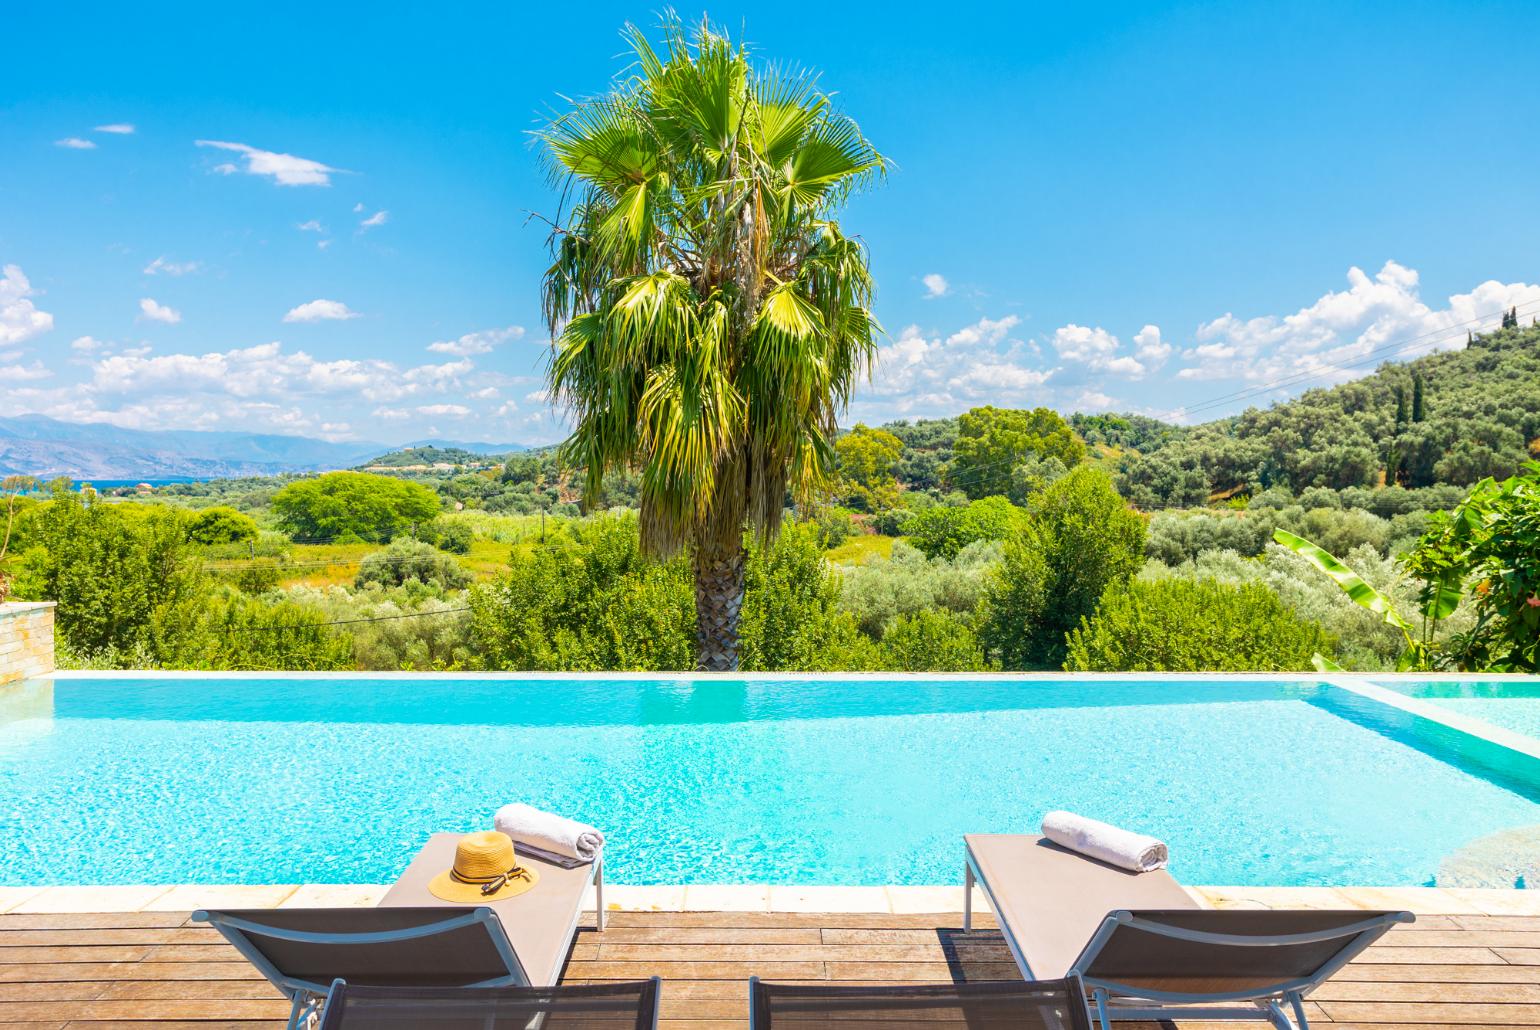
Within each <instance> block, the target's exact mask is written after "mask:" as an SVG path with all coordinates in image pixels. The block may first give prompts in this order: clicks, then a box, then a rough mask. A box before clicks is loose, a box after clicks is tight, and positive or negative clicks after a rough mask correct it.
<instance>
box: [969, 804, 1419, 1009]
mask: <svg viewBox="0 0 1540 1030" xmlns="http://www.w3.org/2000/svg"><path fill="white" fill-rule="evenodd" d="M964 839H965V842H966V845H967V866H966V872H965V883H966V885H967V890H966V901H965V902H964V904H965V911H964V927H965V928H968V929H971V925H972V911H971V909H972V887H973V884H974V883H975V882H977V883H978V885H979V887H981V888H982V889H983V891H984V894H985V896H986V897H987V898H988V899H989V903H990V905H991V907H993V908H994V911H995V916H996V918H997V919H998V921H999V923H1000V929H1001V933H1002V934H1003V935H1004V937H1005V940H1006V944H1007V945H1008V946H1009V947H1010V949H1011V954H1012V955H1013V956H1015V959H1016V964H1017V965H1018V966H1019V967H1020V969H1021V972H1022V975H1023V976H1024V977H1026V978H1028V979H1033V978H1038V977H1072V978H1078V979H1079V980H1081V982H1082V983H1083V984H1084V985H1085V990H1086V993H1087V995H1088V996H1089V998H1090V1000H1091V1003H1092V1005H1093V1007H1094V1009H1095V1011H1096V1016H1097V1020H1098V1022H1100V1023H1101V1025H1102V1026H1103V1027H1104V1028H1108V1027H1110V1025H1111V1021H1112V1020H1129V1019H1138V1020H1159V1019H1176V1018H1183V1017H1187V1018H1194V1019H1205V1020H1212V1019H1259V1020H1263V1021H1268V1022H1271V1023H1273V1024H1274V1025H1275V1026H1278V1027H1285V1028H1286V1027H1290V1026H1298V1027H1300V1028H1304V1027H1306V1026H1307V1025H1308V1023H1307V1021H1306V1016H1305V1007H1304V999H1305V996H1306V995H1308V994H1309V992H1310V991H1312V990H1314V989H1315V988H1316V987H1318V986H1320V984H1321V983H1322V982H1323V981H1325V980H1326V979H1327V978H1328V977H1330V976H1331V975H1332V974H1334V973H1336V972H1337V971H1338V970H1339V969H1341V968H1342V967H1343V966H1344V965H1346V964H1347V963H1348V962H1349V961H1351V960H1352V959H1353V957H1354V956H1356V955H1358V954H1359V953H1360V952H1362V951H1363V950H1364V949H1365V948H1367V947H1368V946H1369V945H1370V944H1372V943H1374V941H1375V940H1377V939H1378V938H1379V937H1380V936H1381V935H1382V934H1383V933H1385V931H1386V930H1388V929H1390V927H1391V926H1393V925H1395V924H1396V923H1409V922H1412V920H1413V918H1414V917H1413V916H1412V915H1411V913H1409V912H1360V911H1351V912H1319V911H1270V910H1258V911H1249V910H1234V911H1213V910H1210V909H1204V908H1201V907H1200V906H1199V905H1198V904H1197V902H1195V901H1194V900H1193V899H1192V898H1191V897H1190V896H1189V895H1188V894H1187V892H1186V891H1184V890H1183V889H1182V887H1181V885H1180V884H1178V883H1177V882H1176V880H1175V879H1173V878H1172V877H1171V876H1170V874H1168V873H1166V872H1165V871H1164V870H1157V871H1155V872H1149V873H1131V872H1127V871H1126V870H1123V869H1118V868H1116V867H1114V866H1109V865H1106V864H1104V863H1101V862H1098V861H1096V860H1095V859H1090V858H1086V857H1085V856H1083V855H1078V854H1076V853H1075V852H1072V851H1068V850H1066V849H1064V848H1061V847H1059V846H1058V845H1056V844H1052V843H1050V842H1048V841H1046V840H1043V839H1042V838H1040V837H1031V836H1017V835H1000V834H996V835H989V834H976V835H970V836H968V837H966V838H964ZM1291 1017H1292V1023H1291V1022H1290V1019H1291Z"/></svg>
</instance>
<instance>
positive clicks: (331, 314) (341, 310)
mask: <svg viewBox="0 0 1540 1030" xmlns="http://www.w3.org/2000/svg"><path fill="white" fill-rule="evenodd" d="M358 317H359V314H358V312H356V311H354V310H352V309H351V308H349V307H348V306H347V305H346V304H344V303H342V301H340V300H312V301H307V302H306V303H304V304H301V305H300V306H299V307H297V308H290V309H289V313H288V314H286V315H284V316H283V320H284V321H285V322H322V321H338V320H344V319H349V318H358Z"/></svg>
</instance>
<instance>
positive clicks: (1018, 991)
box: [749, 977, 1089, 1030]
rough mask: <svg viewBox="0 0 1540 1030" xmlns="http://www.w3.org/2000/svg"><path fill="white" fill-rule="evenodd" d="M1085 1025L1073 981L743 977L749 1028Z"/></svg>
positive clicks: (1067, 1029) (1060, 1029) (1070, 1028)
mask: <svg viewBox="0 0 1540 1030" xmlns="http://www.w3.org/2000/svg"><path fill="white" fill-rule="evenodd" d="M841 1026H843V1027H849V1028H851V1030H857V1028H859V1030H888V1028H893V1030H899V1028H902V1030H915V1028H916V1027H923V1028H925V1030H947V1028H948V1027H967V1028H968V1030H1088V1027H1089V1020H1088V1018H1087V1015H1086V1002H1085V995H1084V994H1082V993H1081V989H1080V984H1079V983H1077V982H1076V981H1074V980H1058V981H1052V982H1043V981H1039V982H1035V983H1034V982H1027V983H1020V982H1003V983H953V984H920V985H915V984H906V985H904V986H901V987H873V986H865V985H863V986H860V987H818V986H792V985H790V984H768V983H763V982H761V981H760V980H759V979H758V978H757V977H756V978H754V979H751V980H750V981H749V1030H774V1028H775V1027H841Z"/></svg>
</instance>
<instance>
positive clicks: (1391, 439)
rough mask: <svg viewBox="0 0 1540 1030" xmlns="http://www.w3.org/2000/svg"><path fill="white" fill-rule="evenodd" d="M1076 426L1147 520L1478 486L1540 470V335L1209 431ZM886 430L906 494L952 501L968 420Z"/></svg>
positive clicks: (1074, 418) (1401, 367) (1327, 392)
mask: <svg viewBox="0 0 1540 1030" xmlns="http://www.w3.org/2000/svg"><path fill="white" fill-rule="evenodd" d="M1069 423H1070V425H1071V426H1072V427H1073V428H1074V429H1075V431H1076V432H1078V433H1079V434H1080V435H1081V436H1082V437H1084V438H1085V440H1086V443H1088V444H1090V445H1091V453H1092V455H1093V456H1094V458H1095V460H1097V461H1098V462H1099V463H1100V464H1102V465H1103V467H1105V468H1108V469H1109V470H1111V471H1113V472H1116V473H1117V476H1118V489H1119V490H1120V491H1122V493H1123V495H1124V496H1125V497H1127V498H1128V499H1129V500H1131V501H1133V502H1134V503H1135V504H1136V505H1138V506H1139V507H1141V508H1145V509H1156V508H1166V507H1182V508H1185V507H1196V506H1201V505H1203V504H1206V503H1209V502H1211V501H1214V500H1219V499H1225V498H1229V497H1233V496H1237V495H1240V494H1250V493H1254V492H1257V491H1260V490H1266V489H1268V488H1270V487H1274V486H1278V487H1285V488H1287V489H1289V490H1291V491H1293V492H1294V493H1296V494H1297V493H1299V492H1301V491H1303V490H1307V489H1309V488H1311V487H1325V488H1328V489H1335V490H1345V489H1351V488H1354V487H1362V488H1368V489H1374V488H1377V487H1380V486H1386V485H1395V486H1402V487H1406V488H1408V489H1416V488H1419V487H1430V486H1438V485H1450V486H1461V487H1463V486H1468V485H1469V484H1471V483H1474V482H1476V481H1477V480H1479V479H1481V478H1482V477H1484V476H1495V477H1498V478H1502V477H1505V476H1508V475H1511V474H1512V473H1513V472H1514V471H1515V470H1517V468H1518V467H1519V465H1520V464H1522V463H1523V462H1524V461H1526V460H1528V459H1530V458H1540V327H1536V326H1533V325H1531V326H1523V327H1520V326H1517V325H1510V326H1509V327H1507V328H1504V329H1499V330H1496V331H1494V332H1490V333H1486V334H1485V335H1482V336H1476V337H1474V338H1473V339H1472V340H1471V341H1470V345H1469V346H1467V347H1462V348H1460V349H1458V350H1448V351H1440V352H1439V353H1437V354H1429V355H1425V356H1424V357H1421V358H1417V359H1415V360H1413V361H1408V362H1386V363H1385V364H1383V365H1381V366H1380V367H1379V369H1377V370H1376V371H1375V372H1373V373H1372V374H1370V375H1367V376H1364V377H1363V378H1361V379H1356V380H1354V381H1353V382H1350V383H1344V384H1342V385H1340V386H1334V387H1331V388H1329V389H1317V390H1309V391H1306V392H1305V393H1303V394H1301V395H1300V396H1298V397H1295V398H1293V399H1292V400H1288V401H1282V402H1279V403H1277V404H1274V405H1272V406H1271V407H1267V408H1252V409H1250V410H1248V411H1245V412H1243V413H1242V414H1240V415H1234V416H1231V417H1228V418H1221V419H1216V420H1214V421H1211V422H1204V423H1201V424H1198V425H1192V426H1179V425H1172V424H1170V423H1166V422H1161V421H1158V420H1156V419H1152V418H1147V417H1145V416H1142V415H1132V414H1124V415H1116V414H1108V415H1081V414H1075V415H1071V416H1069ZM882 428H884V429H887V430H889V431H890V432H892V433H894V434H895V435H897V436H898V437H899V438H900V439H901V440H902V441H903V442H904V455H903V457H902V458H901V459H900V461H899V466H898V478H899V481H900V482H901V483H903V484H904V486H906V487H907V488H909V489H919V490H924V489H932V488H938V487H939V488H942V489H945V488H946V483H947V479H946V464H947V462H949V461H950V460H951V457H952V446H953V444H954V442H955V441H956V438H957V420H956V419H955V418H947V419H921V420H919V421H917V422H890V423H888V424H887V425H885V426H883V427H882Z"/></svg>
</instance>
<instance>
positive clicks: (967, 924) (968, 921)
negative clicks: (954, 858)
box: [963, 862, 973, 933]
mask: <svg viewBox="0 0 1540 1030" xmlns="http://www.w3.org/2000/svg"><path fill="white" fill-rule="evenodd" d="M972 932H973V866H971V865H969V864H968V863H967V862H964V863H963V933H972Z"/></svg>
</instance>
